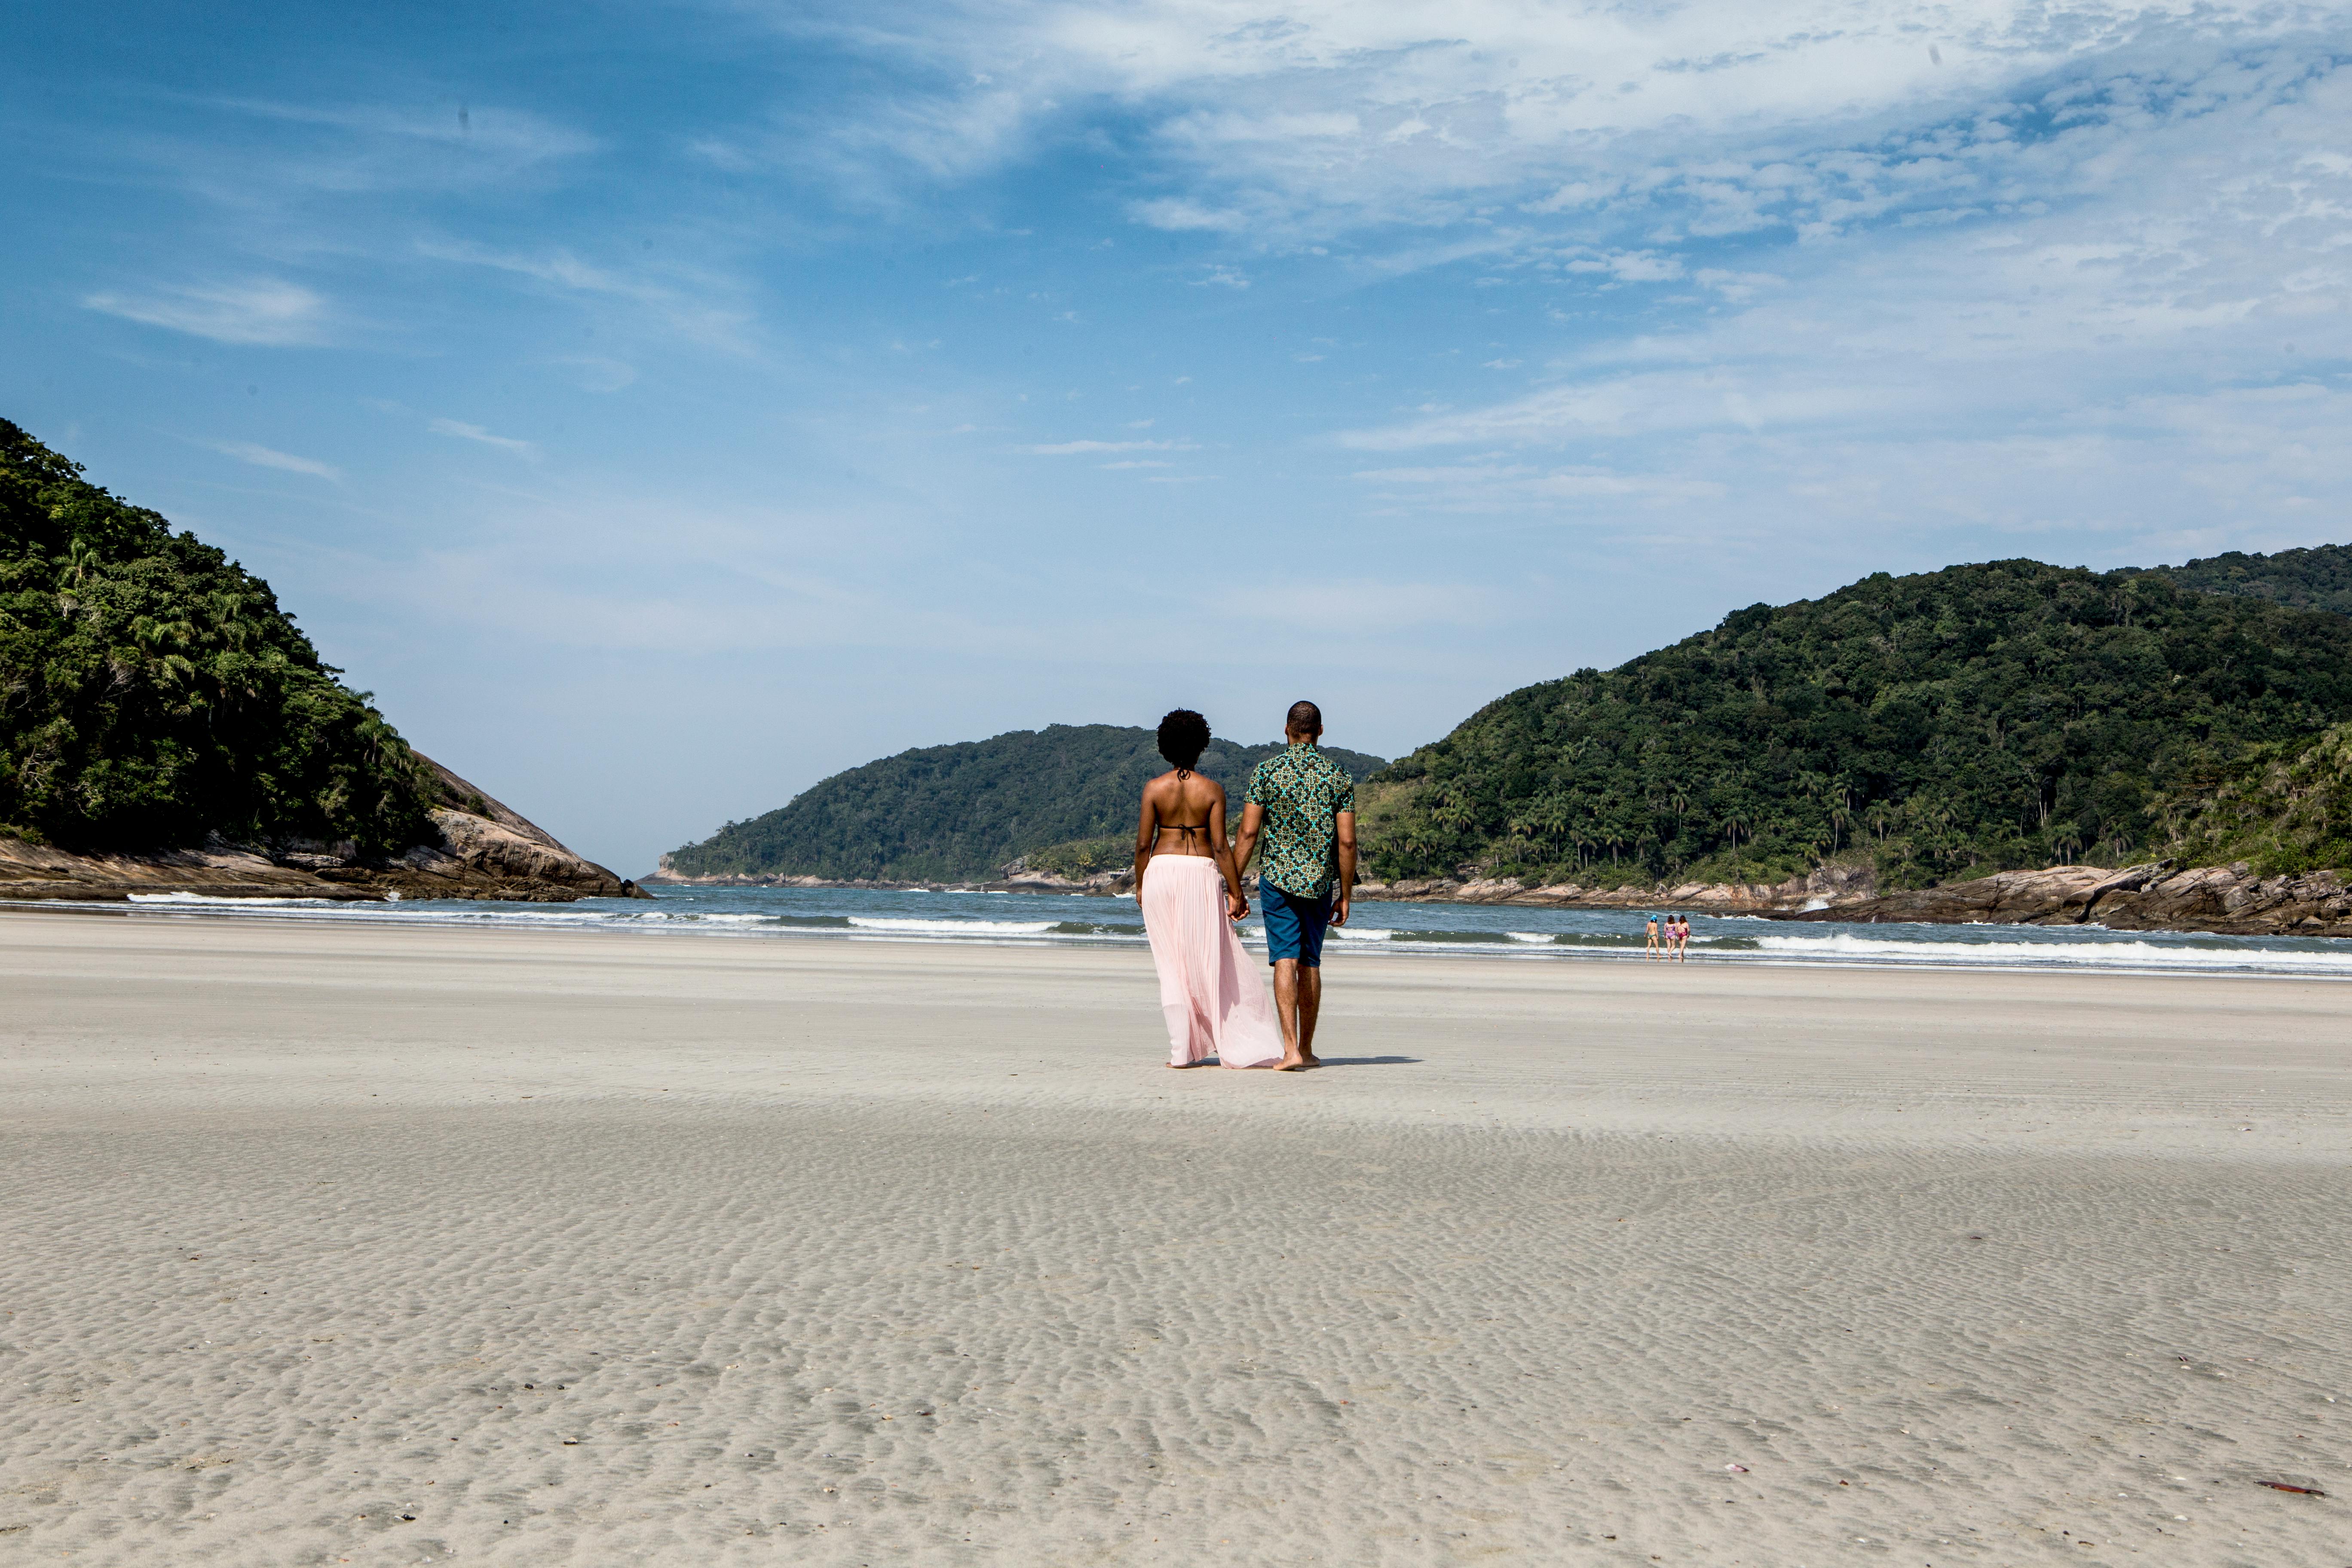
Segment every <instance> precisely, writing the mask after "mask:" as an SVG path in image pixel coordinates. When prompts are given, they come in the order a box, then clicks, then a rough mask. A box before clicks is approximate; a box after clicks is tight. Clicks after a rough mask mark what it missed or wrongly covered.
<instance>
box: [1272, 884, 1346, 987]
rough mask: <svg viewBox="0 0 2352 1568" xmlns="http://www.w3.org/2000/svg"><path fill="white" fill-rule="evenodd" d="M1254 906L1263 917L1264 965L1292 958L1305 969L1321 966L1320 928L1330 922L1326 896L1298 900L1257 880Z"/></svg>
mask: <svg viewBox="0 0 2352 1568" xmlns="http://www.w3.org/2000/svg"><path fill="white" fill-rule="evenodd" d="M1257 907H1258V910H1259V911H1260V912H1261V913H1262V914H1263V915H1264V916H1265V957H1266V962H1267V963H1280V962H1281V961H1282V960H1284V959H1286V958H1295V959H1297V960H1298V962H1299V963H1301V964H1303V965H1305V966H1306V967H1307V968H1308V969H1320V968H1322V967H1323V928H1324V927H1325V926H1328V925H1329V924H1330V923H1331V895H1330V894H1328V893H1326V894H1324V895H1323V896H1322V897H1321V898H1319V899H1302V898H1300V897H1299V896H1298V895H1297V893H1286V892H1284V891H1283V890H1282V889H1280V888H1277V887H1276V886H1275V885H1274V884H1273V883H1272V882H1269V881H1267V880H1266V879H1265V878H1264V877H1260V878H1259V879H1257Z"/></svg>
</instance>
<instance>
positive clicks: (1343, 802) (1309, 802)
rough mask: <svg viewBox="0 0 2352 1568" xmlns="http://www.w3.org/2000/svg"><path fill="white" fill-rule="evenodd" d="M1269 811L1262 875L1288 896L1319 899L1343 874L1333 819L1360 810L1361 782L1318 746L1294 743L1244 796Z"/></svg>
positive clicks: (1256, 775)
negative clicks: (1345, 771)
mask: <svg viewBox="0 0 2352 1568" xmlns="http://www.w3.org/2000/svg"><path fill="white" fill-rule="evenodd" d="M1243 798H1244V800H1246V801H1247V802H1249V803H1250V804H1251V805H1262V806H1264V807H1265V838H1264V839H1263V840H1261V842H1262V843H1263V844H1264V846H1265V847H1264V848H1263V849H1262V850H1261V851H1260V853H1259V858H1258V872H1259V874H1260V875H1261V876H1263V877H1265V879H1266V880H1267V881H1269V882H1271V883H1273V884H1274V885H1275V886H1276V887H1277V888H1280V889H1282V890H1283V891H1284V892H1286V893H1296V894H1297V895H1298V896H1299V897H1300V898H1302V899H1319V898H1321V897H1322V896H1323V895H1324V894H1326V893H1328V892H1329V891H1330V890H1331V883H1332V881H1333V879H1336V878H1337V877H1338V876H1339V824H1338V823H1337V822H1335V821H1334V820H1333V818H1335V817H1337V816H1339V813H1341V812H1343V811H1345V812H1353V811H1354V810H1355V809H1356V785H1355V781H1353V780H1352V779H1350V778H1349V777H1348V775H1347V774H1346V773H1342V772H1340V771H1339V763H1335V762H1333V761H1332V760H1331V759H1330V758H1328V757H1327V756H1325V755H1324V754H1323V751H1322V748H1321V747H1319V746H1315V745H1294V746H1291V747H1289V748H1288V749H1286V750H1285V751H1284V752H1282V754H1281V755H1280V756H1275V757H1268V758H1267V759H1266V760H1265V761H1264V762H1262V763H1258V765H1257V767H1256V769H1255V771H1253V772H1252V773H1251V774H1250V782H1249V794H1248V795H1244V797H1243Z"/></svg>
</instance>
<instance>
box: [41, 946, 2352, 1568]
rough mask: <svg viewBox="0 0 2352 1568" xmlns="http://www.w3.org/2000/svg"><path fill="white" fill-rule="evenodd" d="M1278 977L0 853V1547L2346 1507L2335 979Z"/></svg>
mask: <svg viewBox="0 0 2352 1568" xmlns="http://www.w3.org/2000/svg"><path fill="white" fill-rule="evenodd" d="M1328 984H1329V987H1330V989H1329V1005H1328V1010H1327V1021H1326V1037H1325V1039H1324V1041H1323V1050H1324V1053H1325V1055H1326V1056H1327V1057H1328V1058H1330V1059H1331V1060H1332V1061H1333V1063H1334V1065H1333V1066H1332V1067H1331V1068H1328V1069H1327V1070H1325V1071H1321V1072H1318V1073H1313V1074H1302V1075H1276V1074H1266V1073H1228V1072H1222V1071H1219V1070H1216V1069H1213V1068H1211V1069H1196V1070H1193V1071H1189V1072H1181V1073H1180V1072H1171V1071H1169V1070H1168V1069H1167V1068H1164V1067H1161V1066H1160V1065H1159V1064H1160V1060H1161V1059H1162V1053H1163V1051H1164V1049H1165V1041H1164V1039H1163V1038H1162V1037H1160V1033H1159V1016H1158V1013H1157V1009H1156V1007H1155V1006H1154V1005H1153V1004H1154V994H1153V988H1152V981H1151V974H1150V963H1149V961H1148V959H1146V958H1145V957H1144V956H1143V955H1141V954H1140V953H1137V952H1091V951H1076V950H1067V949H1064V950H1037V949H1025V950H1024V949H1015V948H1009V947H1008V948H986V949H981V948H966V947H949V946H942V945H918V944H900V943H886V942H841V941H776V940H756V939H747V940H742V941H732V940H724V939H712V938H707V937H672V936H648V935H638V934H627V935H624V934H614V933H604V932H594V933H577V934H574V933H562V932H556V933H548V932H520V931H449V930H404V929H388V928H381V927H377V928H368V927H345V928H335V929H327V928H321V927H320V926H316V925H309V926H305V925H294V924H273V923H268V922H263V921H249V920H226V919H217V918H213V919H207V918H169V917H162V916H154V915H143V914H142V915H140V916H135V917H125V916H122V915H119V914H110V913H95V912H93V913H81V914H51V913H47V912H37V911H27V910H5V911H0V1314H5V1315H0V1378H5V1387H6V1389H7V1391H8V1397H7V1399H6V1400H5V1403H0V1563H12V1562H17V1561H23V1562H28V1563H29V1562H35V1561H43V1562H56V1561H59V1560H61V1559H63V1560H71V1561H76V1562H82V1563H124V1564H132V1563H137V1564H151V1563H167V1562H168V1563H339V1562H343V1561H349V1562H352V1563H415V1562H421V1561H428V1560H429V1561H453V1560H454V1561H486V1562H495V1563H600V1564H601V1563H619V1562H647V1563H825V1564H830V1563H843V1564H851V1563H877V1564H878V1563H967V1562H996V1563H1008V1564H1025V1563H1223V1562H1231V1563H1398V1564H1405V1563H1454V1562H1465V1563H1466V1562H1472V1561H1477V1562H1489V1561H1519V1562H1528V1563H1628V1564H1635V1565H1639V1564H1646V1563H1652V1562H1663V1563H1690V1564H1709V1565H1713V1564H1724V1563H1741V1564H1751V1563H1752V1564H1769V1565H1773V1568H1787V1565H1790V1564H1812V1565H1814V1568H1821V1565H1822V1564H1830V1563H1874V1562H1879V1561H1887V1562H1894V1563H1928V1564H1944V1563H2024V1562H2034V1561H2046V1560H2049V1559H2050V1558H2052V1557H2053V1556H2063V1557H2065V1558H2067V1559H2069V1560H2072V1561H2074V1562H2079V1563H2124V1562H2127V1561H2129V1562H2141V1563H2166V1564H2174V1563H2189V1564H2199V1563H2216V1564H2221V1563H2250V1564H2251V1563H2260V1564H2265V1565H2269V1564H2326V1565H2327V1568H2345V1565H2346V1564H2347V1563H2352V1551H2347V1547H2346V1544H2345V1543H2346V1542H2347V1541H2352V1511H2347V1499H2352V1434H2348V1433H2347V1428H2346V1425H2345V1421H2346V1414H2347V1409H2352V1270H2347V1265H2352V1256H2347V1255H2352V1245H2347V1240H2352V1224H2347V1191H2352V1187H2347V1166H2352V1026H2347V1017H2352V987H2347V986H2345V985H2343V984H2329V983H2326V982H2314V981H2299V980H2244V979H2228V978H2219V977H2210V976H2194V977H2190V976H2153V977H2140V976H2128V975H2107V974H1998V973H1927V972H1917V971H1910V972H1898V971H1893V970H1862V969H1853V970H1822V969H1793V968H1779V969H1776V968H1768V967H1764V966H1760V965H1749V964H1741V965H1733V964H1700V963H1694V964H1691V965H1689V966H1687V967H1685V968H1680V969H1669V968H1666V967H1664V966H1659V965H1644V964H1642V963H1600V962H1593V963H1583V962H1570V963H1557V962H1554V963H1545V962H1510V961H1504V960H1491V959H1489V960H1479V959H1465V960H1451V959H1423V958H1406V959H1400V958H1396V957H1393V956H1385V957H1384V956H1379V955H1370V954H1365V955H1358V954H1352V953H1343V954H1339V955H1337V956H1336V957H1335V958H1334V961H1333V963H1332V964H1331V968H1330V971H1329V982H1328ZM1735 1467H1738V1468H1735ZM2265 1481H2280V1482H2285V1483H2288V1484H2290V1485H2298V1486H2305V1487H2316V1488H2319V1489H2324V1490H2326V1491H2328V1492H2330V1493H2333V1494H2335V1495H2333V1496H2331V1497H2328V1498H2326V1499H2320V1498H2313V1497H2307V1496H2302V1495H2296V1494H2293V1493H2287V1492H2282V1491H2278V1490H2275V1489H2271V1488H2269V1487H2266V1486H2263V1485H2262V1484H2261V1483H2263V1482H2265Z"/></svg>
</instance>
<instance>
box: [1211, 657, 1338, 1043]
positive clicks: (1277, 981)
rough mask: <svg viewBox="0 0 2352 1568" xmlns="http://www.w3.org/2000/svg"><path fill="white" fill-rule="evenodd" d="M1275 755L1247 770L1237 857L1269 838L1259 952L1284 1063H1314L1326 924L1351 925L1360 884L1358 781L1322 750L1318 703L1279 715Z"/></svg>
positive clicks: (1262, 872) (1260, 886) (1243, 861)
mask: <svg viewBox="0 0 2352 1568" xmlns="http://www.w3.org/2000/svg"><path fill="white" fill-rule="evenodd" d="M1282 734H1283V739H1284V740H1285V741H1286V742H1288V744H1286V746H1285V747H1284V748H1283V751H1282V753H1281V754H1280V755H1279V756H1274V757H1268V758H1267V759H1266V760H1265V761H1264V762H1262V763H1259V764H1258V765H1257V767H1256V769H1255V771H1254V772H1252V773H1251V774H1250V782H1249V792H1248V794H1247V795H1244V796H1243V799H1242V832H1241V837H1240V838H1239V839H1237V840H1235V842H1234V864H1235V865H1236V866H1246V865H1248V864H1249V858H1250V852H1251V851H1252V850H1253V849H1255V848H1256V847H1258V843H1259V840H1260V838H1261V837H1263V839H1264V840H1265V861H1264V863H1263V864H1261V865H1260V866H1259V868H1258V879H1257V894H1258V905H1259V908H1260V909H1262V910H1264V911H1265V952H1266V957H1267V958H1268V959H1269V960H1270V961H1271V962H1272V963H1273V964H1274V1010H1275V1016H1276V1017H1277V1018H1279V1019H1280V1020H1281V1022H1282V1046H1283V1052H1282V1063H1281V1065H1282V1067H1283V1068H1285V1069H1286V1070H1287V1071H1292V1072H1296V1071H1297V1070H1298V1069H1299V1068H1311V1067H1315V1066H1318V1062H1317V1061H1316V1058H1315V1020H1316V1017H1317V1016H1318V1014H1319V1013H1320V1012H1321V1011H1322V1007H1323V932H1324V931H1325V929H1326V928H1327V927H1329V926H1343V925H1346V924H1347V923H1348V900H1349V898H1350V897H1351V896H1352V895H1353V893H1354V892H1355V889H1356V785H1355V782H1354V781H1353V780H1351V779H1349V777H1348V775H1347V773H1344V772H1343V771H1341V769H1340V767H1339V763H1335V762H1333V761H1332V760H1331V759H1330V758H1328V757H1327V756H1325V755H1324V754H1323V747H1322V744H1321V742H1322V739H1323V710H1321V709H1320V708H1318V707H1316V706H1315V704H1313V703H1312V702H1294V703H1292V704H1291V705H1290V712H1289V713H1288V714H1287V715H1286V717H1285V718H1284V720H1283V725H1282Z"/></svg>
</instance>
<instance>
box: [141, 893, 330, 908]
mask: <svg viewBox="0 0 2352 1568" xmlns="http://www.w3.org/2000/svg"><path fill="white" fill-rule="evenodd" d="M349 901H351V900H343V899H240V898H236V897H228V896H223V895H221V894H217V893H133V894H131V902H132V903H134V904H211V905H215V906H218V905H223V904H229V905H235V906H236V907H238V908H241V909H265V908H268V909H288V908H293V907H299V906H305V905H308V906H312V907H322V906H326V905H331V904H340V903H345V902H349Z"/></svg>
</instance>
